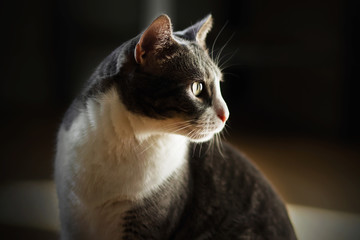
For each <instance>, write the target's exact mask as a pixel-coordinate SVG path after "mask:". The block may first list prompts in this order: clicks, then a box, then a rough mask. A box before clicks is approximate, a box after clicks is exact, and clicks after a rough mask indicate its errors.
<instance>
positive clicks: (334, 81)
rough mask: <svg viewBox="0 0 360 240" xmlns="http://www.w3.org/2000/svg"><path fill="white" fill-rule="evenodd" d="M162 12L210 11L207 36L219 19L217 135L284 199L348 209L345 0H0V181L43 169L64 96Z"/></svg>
mask: <svg viewBox="0 0 360 240" xmlns="http://www.w3.org/2000/svg"><path fill="white" fill-rule="evenodd" d="M161 2H162V3H161ZM161 4H162V5H161ZM162 11H164V12H166V13H168V14H169V16H170V17H171V18H172V20H173V25H174V28H175V30H180V29H182V28H185V27H187V26H188V25H190V24H192V23H195V22H196V21H197V20H200V19H201V18H202V17H204V16H206V15H207V14H208V13H212V15H213V17H214V19H215V22H214V23H215V25H214V27H213V30H212V32H211V33H210V34H209V35H208V39H207V40H208V41H207V42H208V46H209V47H211V46H212V44H213V42H214V39H215V38H216V37H217V35H218V34H219V32H220V30H221V29H222V28H223V27H224V29H223V31H222V32H221V33H220V34H219V37H218V39H217V41H216V43H215V53H217V52H219V51H220V50H221V48H222V46H224V45H225V44H226V43H227V42H228V43H227V45H226V47H224V49H223V51H222V54H221V57H222V62H226V64H225V66H227V68H226V69H225V70H224V72H225V77H226V78H225V83H223V85H222V88H223V95H224V98H225V100H226V101H227V103H228V106H229V109H230V112H231V115H230V120H229V122H228V125H229V127H228V134H227V139H228V140H229V141H230V142H232V143H233V144H235V145H236V146H238V147H239V148H240V149H242V150H243V151H245V153H247V154H248V155H249V156H250V157H251V158H253V160H254V161H255V162H256V164H257V165H258V166H259V167H260V169H262V170H263V171H264V172H265V174H266V175H267V176H268V177H269V178H270V180H271V181H272V182H273V184H274V186H275V187H276V188H277V189H278V190H279V192H280V194H281V195H282V196H283V197H284V199H285V200H286V201H287V202H289V203H295V204H303V205H308V206H315V207H322V208H329V209H335V210H341V211H347V212H355V213H360V205H359V201H360V190H359V188H360V187H359V181H360V177H359V173H358V172H359V166H360V164H359V160H360V148H359V146H360V125H359V121H360V118H359V114H358V112H359V104H360V97H359V96H360V95H359V94H358V91H359V89H360V84H359V80H360V76H359V69H360V68H359V54H360V52H359V42H360V39H359V37H358V36H357V32H358V31H359V26H358V25H357V24H356V23H357V22H358V21H359V14H358V11H359V4H358V3H357V2H356V1H342V0H311V1H310V0H303V1H285V0H277V1H265V0H253V1H251V0H238V1H235V0H221V1H208V0H201V1H193V0H192V1H189V0H182V1H176V0H172V1H141V0H134V1H111V0H102V1H79V0H72V1H70V0H63V1H60V0H56V1H40V0H35V1H1V3H0V17H1V21H0V22H1V23H0V26H1V40H2V43H1V45H0V46H1V92H0V108H1V112H2V114H1V115H2V117H1V125H0V127H1V135H2V138H1V165H0V180H1V182H2V184H7V183H9V182H11V181H19V180H34V179H38V180H43V179H44V180H46V179H51V178H52V164H53V155H54V149H55V143H56V141H55V139H56V131H57V128H58V126H59V124H60V122H61V118H62V116H63V114H64V111H65V110H66V108H67V107H68V106H69V104H70V102H71V100H72V99H73V98H74V96H75V95H76V93H77V92H78V91H79V89H80V88H81V86H82V84H83V83H84V81H85V80H86V79H87V78H88V77H89V76H90V74H91V73H92V71H93V70H94V69H95V67H96V66H97V64H98V63H99V62H100V61H101V60H102V59H103V58H104V57H105V56H106V55H107V54H109V53H110V52H111V51H112V50H113V49H114V48H115V47H117V46H118V45H120V44H121V43H122V42H123V41H125V40H127V39H129V38H132V37H134V36H135V35H137V34H138V33H139V32H140V31H141V30H143V29H144V28H145V27H146V26H147V25H148V24H149V23H150V22H151V20H152V19H153V18H154V17H156V15H157V14H158V13H159V12H162ZM228 40H229V41H228Z"/></svg>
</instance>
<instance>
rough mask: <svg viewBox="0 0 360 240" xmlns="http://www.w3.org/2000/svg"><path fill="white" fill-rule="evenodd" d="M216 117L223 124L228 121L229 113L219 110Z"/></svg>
mask: <svg viewBox="0 0 360 240" xmlns="http://www.w3.org/2000/svg"><path fill="white" fill-rule="evenodd" d="M217 116H218V117H219V118H220V120H221V121H222V122H225V121H226V120H227V119H228V116H229V113H228V112H227V111H224V110H220V111H218V113H217Z"/></svg>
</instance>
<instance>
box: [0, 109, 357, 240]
mask: <svg viewBox="0 0 360 240" xmlns="http://www.w3.org/2000/svg"><path fill="white" fill-rule="evenodd" d="M59 112H61V111H59V110H53V111H51V110H49V111H48V113H49V114H47V116H46V117H43V115H42V110H41V109H39V110H36V109H35V110H34V109H31V110H29V111H28V112H26V111H24V112H22V114H21V115H16V113H13V114H12V115H11V116H12V117H11V118H10V117H9V118H2V119H1V120H0V121H1V124H0V125H1V127H0V128H1V132H2V136H3V137H2V139H1V140H0V145H1V146H2V149H1V151H2V160H1V161H0V239H24V238H25V237H26V239H58V235H57V233H56V231H57V229H58V221H57V213H56V202H55V200H54V199H55V198H54V191H53V183H52V182H51V179H52V172H53V154H54V149H55V139H56V131H57V128H58V125H59V123H60V119H61V116H60V115H59ZM8 116H9V115H8ZM228 132H229V133H228V134H227V135H228V137H227V139H228V141H229V142H230V143H231V144H233V145H235V146H236V147H237V148H238V149H240V150H241V151H243V152H244V153H245V154H246V155H247V156H248V157H249V158H251V159H252V160H253V162H254V163H255V164H256V165H257V166H258V167H259V168H260V169H261V170H262V171H263V172H264V174H265V175H266V176H267V178H268V179H269V180H270V181H271V182H272V184H273V185H274V187H275V188H276V189H277V191H278V192H279V194H280V195H281V196H282V197H283V199H284V200H285V202H286V203H287V204H288V208H289V212H290V216H291V218H292V221H293V223H294V225H295V228H296V231H297V234H298V236H299V239H300V240H312V239H314V240H315V239H316V240H322V239H326V240H329V239H330V240H331V239H342V240H352V239H354V240H355V239H360V233H359V229H360V220H359V219H360V217H359V216H360V187H359V183H360V174H359V169H360V168H359V166H360V164H359V163H360V161H359V160H360V145H359V144H354V143H343V142H338V141H336V140H331V139H321V138H314V137H306V136H274V135H268V134H249V133H245V132H244V133H242V132H237V133H232V132H231V129H230V130H228ZM40 199H41V200H40Z"/></svg>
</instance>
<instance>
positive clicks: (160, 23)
mask: <svg viewBox="0 0 360 240" xmlns="http://www.w3.org/2000/svg"><path fill="white" fill-rule="evenodd" d="M174 41H175V40H174V39H173V37H172V26H171V21H170V18H169V17H168V16H167V15H165V14H163V15H161V16H159V17H158V18H156V19H155V20H154V21H153V22H152V23H151V24H150V26H149V27H148V28H147V29H146V30H145V32H144V33H143V34H142V35H141V37H140V40H139V42H138V43H137V44H136V47H135V50H134V57H135V61H136V62H137V63H138V64H143V63H144V61H146V57H147V56H148V55H149V53H156V52H158V51H160V50H161V49H164V48H166V47H168V46H170V45H171V43H173V42H174Z"/></svg>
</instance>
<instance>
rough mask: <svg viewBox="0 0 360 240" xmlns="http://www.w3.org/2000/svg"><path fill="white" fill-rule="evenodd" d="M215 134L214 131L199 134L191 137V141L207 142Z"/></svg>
mask: <svg viewBox="0 0 360 240" xmlns="http://www.w3.org/2000/svg"><path fill="white" fill-rule="evenodd" d="M213 136H214V133H210V134H204V135H197V136H195V137H192V138H189V139H190V142H194V143H202V142H207V141H209V140H210V139H212V138H213Z"/></svg>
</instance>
